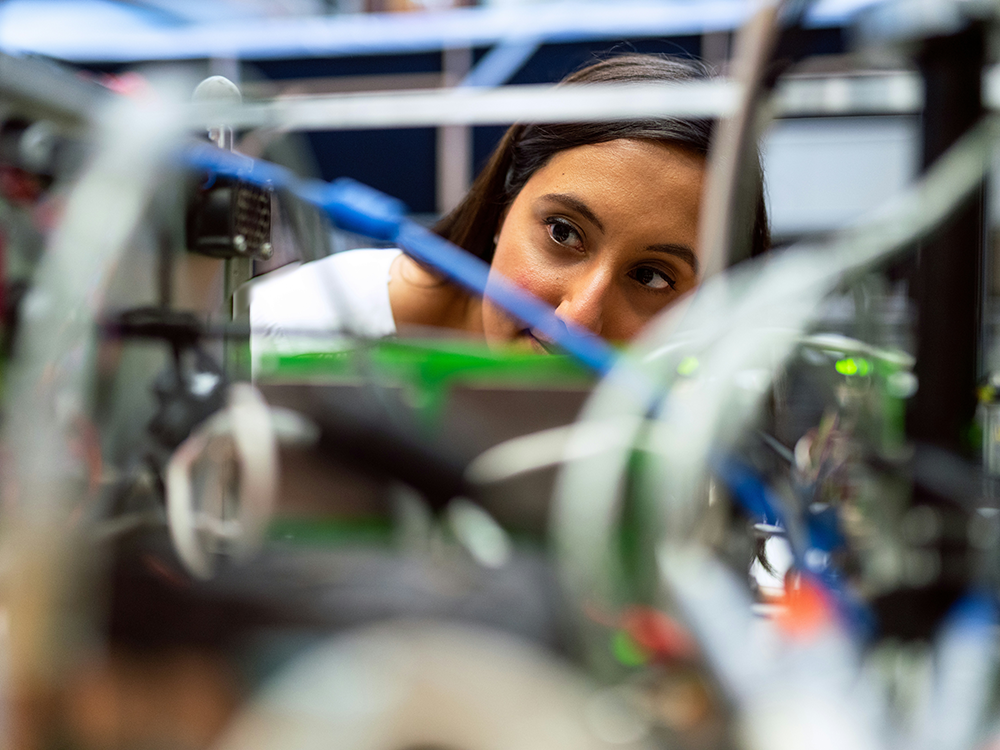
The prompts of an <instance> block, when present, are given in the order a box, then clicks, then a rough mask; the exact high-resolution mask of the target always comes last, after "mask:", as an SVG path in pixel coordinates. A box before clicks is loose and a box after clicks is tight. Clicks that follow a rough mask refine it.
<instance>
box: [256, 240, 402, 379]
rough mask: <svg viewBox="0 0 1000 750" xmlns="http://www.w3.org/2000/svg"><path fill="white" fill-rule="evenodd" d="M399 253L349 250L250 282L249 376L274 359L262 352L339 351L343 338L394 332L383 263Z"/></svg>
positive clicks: (269, 367)
mask: <svg viewBox="0 0 1000 750" xmlns="http://www.w3.org/2000/svg"><path fill="white" fill-rule="evenodd" d="M400 253H401V251H400V250H396V249H380V250H350V251H348V252H344V253H337V254H335V255H331V256H328V257H326V258H322V259H321V260H316V261H312V262H311V263H303V264H300V265H296V266H293V267H288V266H285V267H284V268H280V269H278V270H277V271H274V272H272V273H269V274H267V275H265V276H261V277H260V278H259V279H255V280H254V281H253V282H251V285H250V330H251V331H252V332H253V333H252V335H251V338H250V349H251V362H252V364H251V368H252V372H253V376H254V377H257V376H258V375H264V374H267V373H269V372H271V371H272V368H273V367H274V366H275V364H274V363H276V361H277V360H273V359H271V360H268V359H267V357H268V355H277V356H282V355H295V354H303V353H307V352H323V351H331V350H339V349H342V348H343V346H344V344H345V340H347V341H348V342H349V341H350V340H352V339H355V338H383V337H385V336H393V335H395V333H396V321H395V320H394V319H393V317H392V306H391V305H390V304H389V267H390V266H391V265H392V262H393V261H394V260H395V259H396V258H397V257H398V256H399V255H400Z"/></svg>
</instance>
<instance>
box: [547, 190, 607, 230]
mask: <svg viewBox="0 0 1000 750" xmlns="http://www.w3.org/2000/svg"><path fill="white" fill-rule="evenodd" d="M542 200H547V201H555V202H556V203H562V204H563V205H564V206H566V207H567V208H571V209H573V210H574V211H576V212H577V213H578V214H580V215H581V216H582V217H583V218H585V219H586V220H587V221H589V222H590V223H591V224H593V225H594V226H595V227H597V228H598V229H600V230H601V232H602V233H603V232H604V224H603V223H602V222H601V220H600V219H598V218H597V214H595V213H594V212H593V211H591V210H590V206H588V205H587V204H586V203H584V202H583V201H582V200H580V199H579V198H577V197H576V196H575V195H570V194H568V193H547V194H545V195H543V196H542Z"/></svg>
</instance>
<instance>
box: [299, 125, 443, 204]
mask: <svg viewBox="0 0 1000 750" xmlns="http://www.w3.org/2000/svg"><path fill="white" fill-rule="evenodd" d="M308 138H309V143H310V145H311V146H312V148H313V150H314V151H315V156H316V165H317V167H318V168H319V171H320V176H321V177H322V178H323V179H324V180H334V179H336V178H338V177H353V178H354V179H355V180H358V181H359V182H363V183H364V184H366V185H371V186H372V187H374V188H377V189H378V190H381V191H383V192H385V193H388V194H389V195H392V196H394V197H396V198H399V199H400V200H402V201H403V202H404V203H405V204H406V205H407V207H408V208H409V209H410V210H411V211H415V212H418V213H431V212H433V211H434V210H435V202H436V201H435V179H436V178H435V175H436V169H435V161H434V149H435V131H434V129H433V128H414V129H407V130H338V131H331V132H324V133H309V134H308Z"/></svg>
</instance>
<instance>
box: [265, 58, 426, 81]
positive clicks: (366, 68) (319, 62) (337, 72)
mask: <svg viewBox="0 0 1000 750" xmlns="http://www.w3.org/2000/svg"><path fill="white" fill-rule="evenodd" d="M252 62H253V65H254V67H255V68H257V70H259V71H260V73H261V74H262V75H263V76H265V77H267V78H270V79H272V80H283V79H287V78H318V77H324V76H372V75H389V74H392V73H439V72H441V53H440V52H422V53H418V54H409V55H361V56H357V57H330V58H306V59H302V60H257V61H252Z"/></svg>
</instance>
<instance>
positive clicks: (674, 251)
mask: <svg viewBox="0 0 1000 750" xmlns="http://www.w3.org/2000/svg"><path fill="white" fill-rule="evenodd" d="M646 250H648V251H649V252H652V253H666V254H667V255H673V256H674V257H675V258H678V259H679V260H682V261H683V262H685V263H687V264H688V265H689V266H691V269H692V270H693V271H694V275H695V276H698V275H699V273H700V271H701V269H700V268H699V267H698V256H697V255H695V254H694V250H692V249H691V248H689V247H688V246H687V245H674V244H671V243H667V244H665V245H649V246H648V247H647V248H646Z"/></svg>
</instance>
